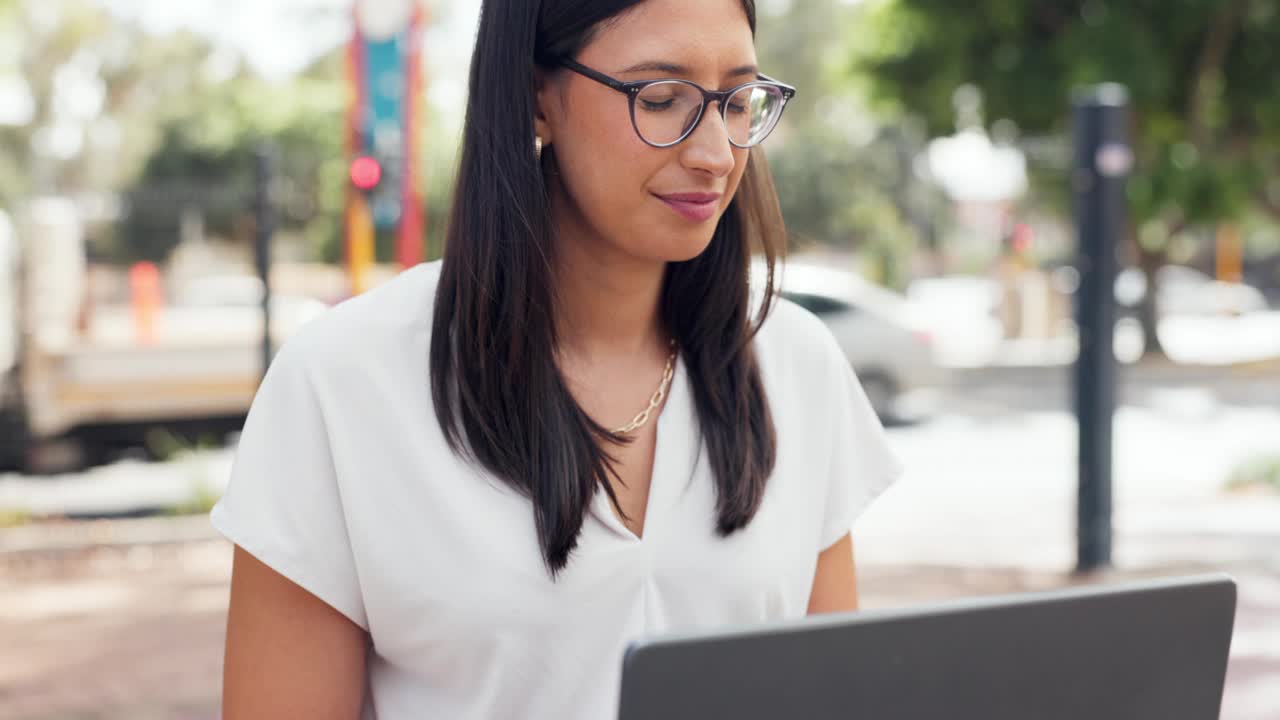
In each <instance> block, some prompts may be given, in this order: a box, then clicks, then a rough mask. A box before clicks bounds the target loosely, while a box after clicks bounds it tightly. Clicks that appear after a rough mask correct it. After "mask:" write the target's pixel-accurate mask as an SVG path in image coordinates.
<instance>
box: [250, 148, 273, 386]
mask: <svg viewBox="0 0 1280 720" xmlns="http://www.w3.org/2000/svg"><path fill="white" fill-rule="evenodd" d="M254 159H255V161H256V162H255V163H254V196H253V210H254V218H255V220H256V222H255V224H254V227H255V231H254V259H255V261H256V265H257V268H258V277H259V278H261V280H262V374H263V375H264V376H265V375H266V373H267V368H268V367H269V366H270V365H271V357H272V355H273V352H272V348H271V236H272V234H273V233H274V232H275V213H274V210H273V207H272V203H271V184H272V179H273V177H274V175H275V149H274V148H273V147H272V146H271V144H270V143H263V144H262V145H260V146H258V149H257V152H256V153H255V156H254Z"/></svg>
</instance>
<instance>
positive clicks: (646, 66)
mask: <svg viewBox="0 0 1280 720" xmlns="http://www.w3.org/2000/svg"><path fill="white" fill-rule="evenodd" d="M637 72H663V73H670V74H672V75H686V76H687V75H692V74H693V73H692V71H690V70H689V68H688V67H686V66H684V65H676V64H674V63H669V62H662V61H649V62H642V63H640V64H639V65H632V66H631V67H629V68H627V69H626V70H623V71H622V72H621V73H619V74H621V75H626V74H628V73H637ZM759 74H760V68H758V67H756V66H755V65H742V66H739V67H736V68H734V69H732V70H730V71H729V72H728V73H726V76H727V77H739V76H750V77H755V76H756V75H759Z"/></svg>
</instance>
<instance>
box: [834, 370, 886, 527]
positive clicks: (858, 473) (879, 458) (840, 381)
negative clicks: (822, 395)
mask: <svg viewBox="0 0 1280 720" xmlns="http://www.w3.org/2000/svg"><path fill="white" fill-rule="evenodd" d="M836 364H837V366H838V367H837V371H836V376H837V379H836V381H835V383H834V384H835V387H834V388H832V393H831V398H832V406H833V407H832V413H831V415H832V421H831V426H830V430H831V433H832V434H831V461H830V465H829V468H828V476H827V503H826V511H825V517H824V518H823V526H822V549H824V550H825V549H826V548H829V547H831V546H832V545H833V544H835V543H836V541H837V540H839V539H840V538H842V537H844V535H845V533H847V532H849V531H850V530H851V529H852V528H853V523H854V521H855V520H856V519H857V518H858V516H859V515H861V514H862V513H863V511H865V510H866V509H867V507H868V506H870V505H871V503H872V501H874V500H875V499H876V498H877V497H879V496H880V494H881V493H883V492H884V491H885V490H887V489H888V488H889V486H890V485H892V484H893V483H894V482H895V481H896V480H897V479H898V477H899V476H901V475H902V471H903V466H902V462H901V461H900V460H899V459H898V457H897V456H896V455H894V453H893V451H892V449H891V448H890V447H889V440H888V438H887V437H886V435H885V431H884V426H883V425H881V424H880V419H879V418H878V417H877V416H876V413H875V410H874V409H872V407H871V402H870V401H869V400H867V395H866V393H865V392H864V391H863V389H862V385H861V384H860V383H859V382H858V379H857V377H855V376H854V373H853V369H852V368H851V367H849V364H848V362H847V361H845V360H844V357H843V355H840V357H839V361H838V362H837V363H836Z"/></svg>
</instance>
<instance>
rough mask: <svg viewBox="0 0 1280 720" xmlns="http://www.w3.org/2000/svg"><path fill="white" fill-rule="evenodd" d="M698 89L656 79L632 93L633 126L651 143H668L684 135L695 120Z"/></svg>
mask: <svg viewBox="0 0 1280 720" xmlns="http://www.w3.org/2000/svg"><path fill="white" fill-rule="evenodd" d="M701 111H702V93H700V92H698V89H697V88H695V87H693V86H692V85H689V84H687V83H682V82H659V83H654V84H652V85H649V86H647V87H645V89H644V90H641V91H640V94H639V95H637V96H636V104H635V118H636V130H638V131H639V132H640V137H642V138H644V139H645V141H646V142H649V143H651V144H653V145H669V144H671V143H673V142H675V141H677V140H679V139H680V138H682V137H684V135H685V133H687V132H688V131H689V128H691V127H693V125H694V123H696V122H697V121H698V113H700V112H701Z"/></svg>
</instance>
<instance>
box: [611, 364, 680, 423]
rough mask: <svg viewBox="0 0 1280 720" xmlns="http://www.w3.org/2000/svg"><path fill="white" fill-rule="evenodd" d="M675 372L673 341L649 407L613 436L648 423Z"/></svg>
mask: <svg viewBox="0 0 1280 720" xmlns="http://www.w3.org/2000/svg"><path fill="white" fill-rule="evenodd" d="M675 370H676V342H675V340H672V341H671V354H670V355H668V356H667V366H666V368H665V369H663V371H662V382H660V383H658V390H657V392H655V393H654V394H653V397H651V398H649V407H647V408H645V409H644V410H642V411H641V412H640V414H638V415H636V416H635V418H634V419H633V420H632V421H631V422H629V423H627V424H626V425H624V426H622V427H620V428H618V429H617V430H614V431H613V434H614V435H625V434H627V433H629V432H632V431H634V430H638V429H640V428H641V427H644V424H645V423H647V422H649V416H651V415H652V414H653V413H654V411H655V410H657V409H658V408H659V407H661V406H662V400H663V399H664V398H666V396H667V386H668V385H670V383H671V378H672V377H674V376H675Z"/></svg>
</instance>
